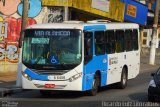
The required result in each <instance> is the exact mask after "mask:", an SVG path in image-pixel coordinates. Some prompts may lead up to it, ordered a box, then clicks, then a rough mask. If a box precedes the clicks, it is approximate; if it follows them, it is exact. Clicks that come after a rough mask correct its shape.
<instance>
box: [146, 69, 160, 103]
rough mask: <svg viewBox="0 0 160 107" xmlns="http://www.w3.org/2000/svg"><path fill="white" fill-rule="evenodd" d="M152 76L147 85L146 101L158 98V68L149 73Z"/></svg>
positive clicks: (159, 87) (159, 78)
mask: <svg viewBox="0 0 160 107" xmlns="http://www.w3.org/2000/svg"><path fill="white" fill-rule="evenodd" d="M151 76H152V77H153V78H152V79H151V81H150V83H149V87H148V101H151V102H154V101H156V100H159V99H160V68H159V69H158V70H157V71H156V72H155V73H151Z"/></svg>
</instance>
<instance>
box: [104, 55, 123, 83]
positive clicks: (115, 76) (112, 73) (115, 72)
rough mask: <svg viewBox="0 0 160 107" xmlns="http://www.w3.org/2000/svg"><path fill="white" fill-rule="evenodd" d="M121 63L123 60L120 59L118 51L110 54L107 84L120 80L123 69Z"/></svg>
mask: <svg viewBox="0 0 160 107" xmlns="http://www.w3.org/2000/svg"><path fill="white" fill-rule="evenodd" d="M119 63H121V61H119V59H118V54H117V53H114V54H109V55H108V75H107V76H108V77H107V85H108V84H112V83H116V82H119V81H120V76H121V74H120V72H121V70H120V66H119Z"/></svg>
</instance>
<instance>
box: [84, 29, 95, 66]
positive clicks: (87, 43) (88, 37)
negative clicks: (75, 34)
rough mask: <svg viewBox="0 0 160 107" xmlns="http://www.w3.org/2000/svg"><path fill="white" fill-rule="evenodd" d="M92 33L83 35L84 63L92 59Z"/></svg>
mask: <svg viewBox="0 0 160 107" xmlns="http://www.w3.org/2000/svg"><path fill="white" fill-rule="evenodd" d="M92 35H93V33H92V32H85V33H84V63H85V64H86V63H88V62H89V61H90V60H91V59H92V55H93V47H92V45H93V37H92Z"/></svg>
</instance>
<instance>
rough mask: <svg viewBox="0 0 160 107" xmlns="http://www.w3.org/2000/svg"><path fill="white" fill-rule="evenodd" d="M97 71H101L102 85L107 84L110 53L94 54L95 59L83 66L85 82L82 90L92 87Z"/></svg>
mask: <svg viewBox="0 0 160 107" xmlns="http://www.w3.org/2000/svg"><path fill="white" fill-rule="evenodd" d="M96 71H100V77H101V83H100V86H105V85H106V84H107V72H108V55H101V56H95V55H94V56H93V59H92V60H91V61H89V62H88V64H86V65H84V67H83V74H84V75H83V80H82V81H83V83H82V90H83V91H86V90H90V89H92V83H93V79H94V75H95V73H96Z"/></svg>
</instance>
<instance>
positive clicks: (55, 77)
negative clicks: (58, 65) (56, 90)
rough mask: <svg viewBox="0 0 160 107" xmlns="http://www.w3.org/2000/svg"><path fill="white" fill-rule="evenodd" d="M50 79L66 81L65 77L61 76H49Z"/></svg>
mask: <svg viewBox="0 0 160 107" xmlns="http://www.w3.org/2000/svg"><path fill="white" fill-rule="evenodd" d="M48 78H49V79H50V80H65V76H61V75H54V76H49V77H48Z"/></svg>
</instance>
